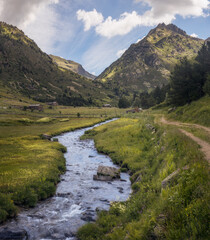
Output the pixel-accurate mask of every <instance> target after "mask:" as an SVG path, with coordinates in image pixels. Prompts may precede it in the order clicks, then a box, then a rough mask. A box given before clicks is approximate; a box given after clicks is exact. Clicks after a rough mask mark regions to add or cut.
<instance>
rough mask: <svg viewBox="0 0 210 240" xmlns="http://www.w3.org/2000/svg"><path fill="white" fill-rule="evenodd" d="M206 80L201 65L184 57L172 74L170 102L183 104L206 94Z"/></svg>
mask: <svg viewBox="0 0 210 240" xmlns="http://www.w3.org/2000/svg"><path fill="white" fill-rule="evenodd" d="M204 82H205V79H204V75H203V73H202V71H201V68H200V65H199V64H197V63H191V62H190V61H189V60H188V59H187V58H186V57H185V58H183V59H182V60H181V61H180V63H179V64H177V65H176V66H175V68H174V71H173V72H172V74H171V78H170V90H169V94H168V102H169V103H170V104H172V105H175V106H181V105H184V104H186V103H190V102H191V101H193V100H197V99H199V98H200V97H202V96H203V95H204V92H203V85H204Z"/></svg>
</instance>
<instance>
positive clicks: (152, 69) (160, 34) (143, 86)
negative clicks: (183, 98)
mask: <svg viewBox="0 0 210 240" xmlns="http://www.w3.org/2000/svg"><path fill="white" fill-rule="evenodd" d="M203 42H204V41H203V40H201V39H197V38H193V37H190V36H188V35H187V34H186V32H184V31H183V30H181V29H179V28H178V27H176V26H175V25H173V24H169V25H165V24H159V25H158V26H157V27H156V28H155V29H153V30H151V31H150V32H149V34H148V35H147V36H146V37H145V38H144V39H143V40H141V41H140V42H138V43H136V44H132V45H131V46H130V48H129V49H128V50H127V51H126V52H125V53H124V54H123V55H122V57H121V58H119V59H118V60H117V61H116V62H114V63H113V64H112V65H111V66H110V67H108V68H107V69H106V70H105V71H104V72H103V73H102V74H101V75H99V77H98V78H97V80H98V81H101V82H103V83H104V85H106V86H109V87H110V88H112V89H113V90H114V91H115V92H116V94H118V95H120V94H122V93H124V94H128V95H129V94H130V93H134V92H139V91H143V90H151V89H154V88H155V87H157V86H162V85H163V84H166V83H168V79H169V75H170V71H171V70H172V69H173V67H174V65H175V64H176V63H177V62H178V60H180V59H181V58H183V57H184V56H187V57H189V58H192V57H194V56H196V54H197V52H198V50H199V49H200V48H201V46H202V44H203Z"/></svg>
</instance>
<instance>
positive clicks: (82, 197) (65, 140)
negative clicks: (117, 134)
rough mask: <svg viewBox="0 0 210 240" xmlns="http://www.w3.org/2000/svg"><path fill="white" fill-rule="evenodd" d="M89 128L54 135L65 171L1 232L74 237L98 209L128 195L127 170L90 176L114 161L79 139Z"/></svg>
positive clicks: (36, 236)
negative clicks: (48, 194)
mask: <svg viewBox="0 0 210 240" xmlns="http://www.w3.org/2000/svg"><path fill="white" fill-rule="evenodd" d="M108 122H109V121H106V122H104V123H100V124H106V123H108ZM100 124H97V125H96V126H98V125H100ZM94 126H95V125H94ZM91 128H93V127H88V128H83V129H79V130H76V131H73V132H68V133H65V134H62V135H60V136H57V139H58V141H59V142H60V143H61V144H62V145H63V146H65V147H66V149H67V153H66V154H65V159H66V172H65V174H62V176H61V178H60V179H61V181H60V182H59V184H58V185H57V190H56V194H55V195H54V196H53V197H52V198H49V199H48V200H46V201H42V202H40V203H39V204H38V205H37V206H36V207H35V208H31V209H27V210H23V211H22V212H21V213H20V214H19V215H18V217H17V218H16V219H13V220H11V221H9V222H8V223H6V224H5V225H4V227H0V236H2V235H1V234H4V236H6V235H7V236H8V234H9V231H11V232H17V231H18V232H23V233H26V234H27V236H28V238H29V239H31V240H36V239H71V240H73V239H76V238H75V234H76V232H77V230H78V228H79V227H81V226H82V225H84V224H85V223H87V222H89V221H94V220H95V219H96V216H97V211H98V210H99V209H104V210H108V209H109V205H110V202H113V201H125V200H126V199H127V198H128V197H129V194H130V181H129V175H128V174H126V173H122V174H121V180H116V181H110V182H106V181H104V182H101V181H95V180H93V176H94V175H95V174H96V172H97V169H98V167H99V165H104V166H111V167H114V164H113V163H112V161H111V159H110V158H109V157H107V156H105V155H103V154H99V153H98V152H97V150H96V149H95V147H94V142H93V141H92V140H88V141H82V140H80V137H81V136H82V135H83V134H84V132H85V131H86V130H90V129H91ZM115 167H116V166H115ZM0 238H1V237H0Z"/></svg>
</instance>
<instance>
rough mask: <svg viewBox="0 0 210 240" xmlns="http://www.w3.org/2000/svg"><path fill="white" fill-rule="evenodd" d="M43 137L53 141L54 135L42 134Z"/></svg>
mask: <svg viewBox="0 0 210 240" xmlns="http://www.w3.org/2000/svg"><path fill="white" fill-rule="evenodd" d="M41 138H42V139H46V140H49V141H51V138H52V136H51V135H48V134H42V136H41Z"/></svg>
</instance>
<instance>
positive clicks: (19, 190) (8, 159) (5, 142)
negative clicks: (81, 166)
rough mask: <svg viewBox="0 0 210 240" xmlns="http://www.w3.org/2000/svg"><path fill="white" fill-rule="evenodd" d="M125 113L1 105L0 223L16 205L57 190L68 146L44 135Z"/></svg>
mask: <svg viewBox="0 0 210 240" xmlns="http://www.w3.org/2000/svg"><path fill="white" fill-rule="evenodd" d="M6 103H7V102H6ZM1 104H2V103H1ZM20 104H22V105H23V104H26V103H24V102H23V101H22V102H20ZM4 105H5V102H4ZM20 107H22V106H21V105H20ZM122 112H124V110H123V111H122V110H118V109H113V108H112V109H103V108H73V107H62V106H57V107H49V106H45V107H44V111H43V112H38V111H33V112H31V111H24V110H21V108H11V107H10V105H9V106H6V107H2V108H0V223H2V222H4V221H5V220H6V219H8V218H11V217H14V216H16V215H17V213H18V211H19V210H18V208H17V206H24V207H33V206H35V205H36V203H37V202H38V201H39V200H43V199H46V198H48V197H50V196H52V195H53V194H54V193H55V190H56V184H57V183H58V181H59V176H60V174H62V173H63V172H64V171H65V168H66V167H65V159H64V157H63V153H64V152H65V151H66V149H65V147H63V146H62V145H61V144H59V143H58V142H56V141H49V140H46V139H43V138H42V135H43V134H46V135H50V136H56V135H59V134H61V133H63V132H68V131H73V130H75V129H78V128H83V127H88V126H92V125H94V124H96V123H99V122H102V121H104V120H105V119H107V118H112V117H113V116H116V115H117V114H120V113H122Z"/></svg>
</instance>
